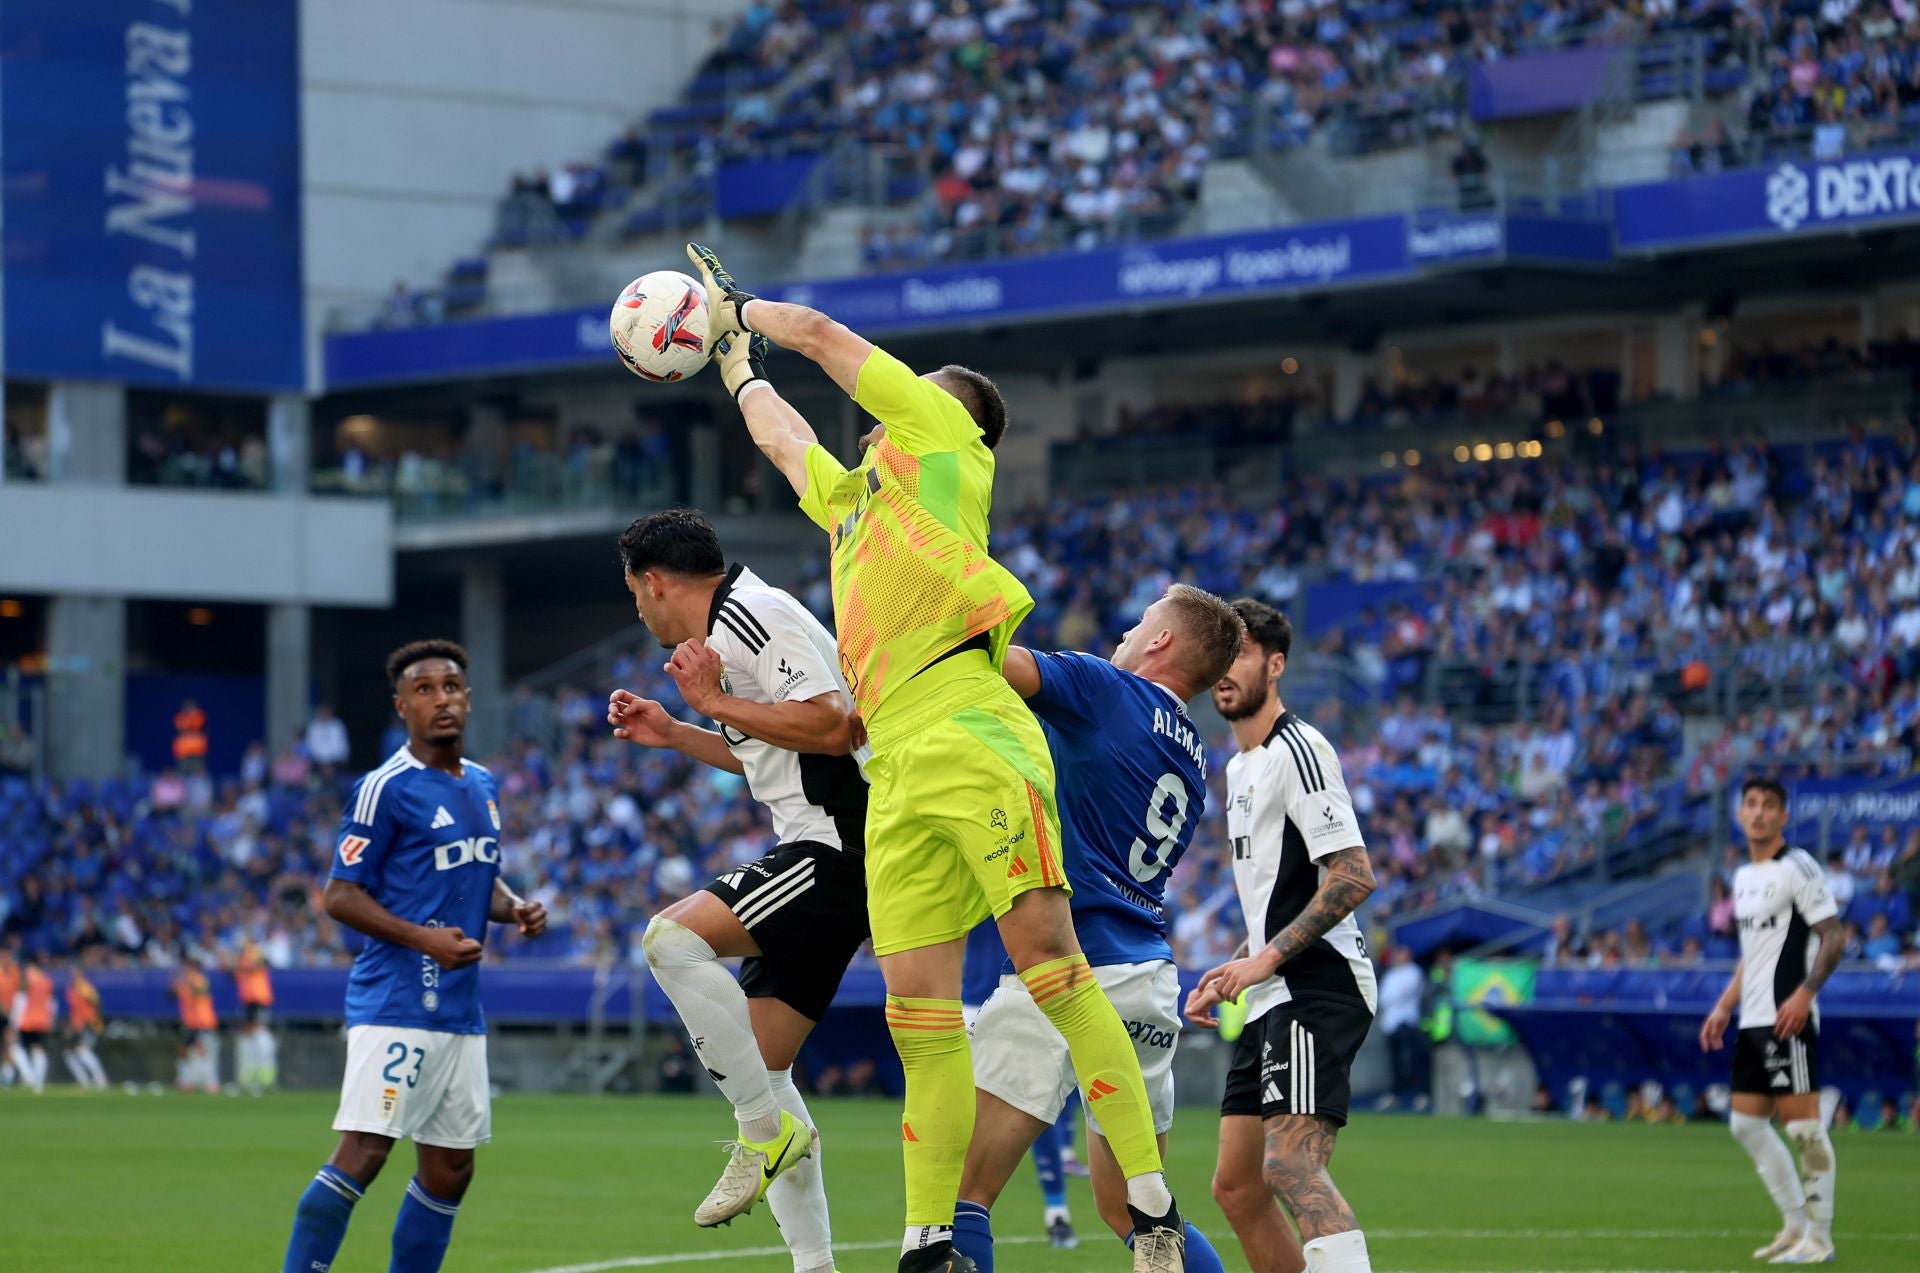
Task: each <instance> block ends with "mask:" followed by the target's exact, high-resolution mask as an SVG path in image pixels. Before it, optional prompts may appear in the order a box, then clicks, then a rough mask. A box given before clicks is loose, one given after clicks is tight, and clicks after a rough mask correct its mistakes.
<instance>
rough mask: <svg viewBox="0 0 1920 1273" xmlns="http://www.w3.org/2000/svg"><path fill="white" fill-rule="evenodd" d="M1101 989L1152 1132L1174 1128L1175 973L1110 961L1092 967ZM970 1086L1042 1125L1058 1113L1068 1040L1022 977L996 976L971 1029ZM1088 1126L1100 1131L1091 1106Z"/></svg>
mask: <svg viewBox="0 0 1920 1273" xmlns="http://www.w3.org/2000/svg"><path fill="white" fill-rule="evenodd" d="M1093 975H1094V978H1095V980H1097V981H1098V982H1099V983H1100V988H1101V989H1102V990H1104V991H1106V992H1107V998H1108V999H1110V1000H1112V1002H1113V1006H1114V1008H1115V1009H1116V1010H1117V1011H1118V1012H1119V1013H1120V1019H1121V1020H1122V1021H1124V1022H1125V1023H1126V1026H1127V1033H1128V1034H1130V1035H1132V1036H1133V1049H1134V1051H1135V1052H1137V1053H1139V1055H1140V1072H1141V1074H1142V1076H1143V1077H1145V1079H1146V1080H1147V1104H1148V1106H1149V1108H1151V1109H1152V1110H1153V1130H1154V1131H1155V1132H1165V1131H1167V1130H1168V1129H1169V1128H1171V1127H1172V1126H1173V1049H1174V1047H1175V1045H1176V1044H1177V1043H1178V1042H1179V1040H1180V974H1179V972H1178V971H1176V970H1175V968H1174V966H1173V965H1172V964H1171V963H1169V962H1167V961H1166V960H1164V959H1156V960H1154V961H1153V962H1151V963H1144V964H1108V965H1106V966H1105V967H1103V968H1095V969H1094V970H1093ZM970 1033H971V1036H972V1041H973V1084H974V1086H975V1087H977V1088H979V1089H980V1090H981V1091H983V1092H988V1093H991V1094H992V1095H994V1096H997V1097H999V1098H1000V1099H1001V1100H1003V1101H1005V1102H1006V1103H1007V1104H1009V1105H1011V1106H1013V1107H1014V1108H1015V1109H1017V1110H1019V1111H1020V1112H1021V1113H1023V1114H1028V1115H1031V1116H1032V1117H1034V1118H1037V1119H1039V1120H1040V1121H1041V1122H1043V1123H1051V1122H1053V1121H1054V1120H1056V1119H1058V1118H1059V1117H1060V1111H1061V1109H1062V1108H1063V1107H1064V1106H1065V1105H1066V1103H1067V1094H1068V1093H1070V1092H1072V1091H1073V1088H1074V1077H1073V1058H1072V1057H1071V1056H1070V1055H1069V1054H1068V1052H1067V1040H1066V1038H1065V1037H1064V1036H1062V1035H1061V1033H1060V1031H1058V1030H1056V1029H1055V1028H1054V1026H1053V1022H1051V1021H1049V1020H1047V1016H1046V1014H1045V1013H1044V1012H1042V1011H1040V1009H1039V1008H1038V1007H1037V1006H1035V1004H1034V1002H1033V996H1032V995H1030V994H1028V993H1027V987H1026V985H1025V983H1023V982H1022V981H1021V980H1020V978H1018V977H1014V976H1006V977H1002V978H1001V979H1000V988H999V989H998V990H996V991H994V992H993V996H992V998H990V999H988V1000H987V1002H986V1003H985V1004H984V1005H982V1007H981V1009H980V1015H979V1017H978V1019H976V1020H975V1021H974V1023H973V1027H972V1029H971V1031H970ZM1086 1108H1087V1126H1088V1128H1089V1129H1090V1130H1092V1131H1093V1132H1095V1133H1099V1132H1100V1120H1099V1119H1098V1118H1097V1117H1096V1116H1095V1114H1094V1108H1093V1106H1092V1104H1088V1106H1087V1107H1086Z"/></svg>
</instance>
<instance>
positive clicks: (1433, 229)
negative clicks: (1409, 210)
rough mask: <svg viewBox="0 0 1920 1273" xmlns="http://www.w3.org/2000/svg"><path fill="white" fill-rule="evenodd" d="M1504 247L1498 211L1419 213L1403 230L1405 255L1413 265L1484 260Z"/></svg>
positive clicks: (1504, 226) (1504, 227) (1504, 228)
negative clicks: (1405, 242) (1405, 240)
mask: <svg viewBox="0 0 1920 1273" xmlns="http://www.w3.org/2000/svg"><path fill="white" fill-rule="evenodd" d="M1506 247H1507V224H1506V221H1505V219H1504V218H1502V217H1501V215H1500V214H1499V213H1498V212H1491V211H1489V212H1436V211H1433V210H1423V211H1421V212H1419V213H1416V214H1415V215H1414V218H1413V221H1412V223H1411V224H1410V225H1409V226H1408V227H1407V256H1408V259H1410V260H1411V261H1412V262H1413V263H1414V264H1415V265H1440V264H1445V263H1446V262H1449V261H1481V260H1488V259H1490V258H1493V257H1498V256H1501V255H1503V254H1504V253H1505V252H1506Z"/></svg>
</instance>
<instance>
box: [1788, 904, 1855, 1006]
mask: <svg viewBox="0 0 1920 1273" xmlns="http://www.w3.org/2000/svg"><path fill="white" fill-rule="evenodd" d="M1813 932H1814V936H1816V937H1818V938H1819V939H1820V953H1819V954H1817V955H1815V956H1814V957H1813V967H1812V968H1811V969H1809V970H1808V972H1807V979H1806V980H1805V981H1803V982H1801V983H1800V988H1801V989H1803V990H1805V991H1806V992H1807V993H1808V994H1810V995H1817V994H1819V993H1820V987H1822V986H1824V985H1826V984H1827V978H1828V977H1831V976H1833V970H1834V969H1835V968H1838V967H1839V966H1840V960H1841V959H1842V958H1843V957H1844V956H1845V955H1846V953H1847V943H1846V942H1844V941H1842V940H1841V939H1840V921H1839V919H1837V918H1827V919H1823V920H1821V921H1820V922H1819V923H1817V924H1815V925H1814V926H1813Z"/></svg>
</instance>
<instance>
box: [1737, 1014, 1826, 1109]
mask: <svg viewBox="0 0 1920 1273" xmlns="http://www.w3.org/2000/svg"><path fill="white" fill-rule="evenodd" d="M1733 1090H1734V1091H1736V1092H1748V1093H1751V1094H1753V1095H1755V1096H1802V1095H1805V1094H1806V1093H1808V1092H1817V1091H1819V1090H1820V1036H1819V1034H1818V1032H1816V1031H1815V1030H1814V1028H1813V1027H1812V1026H1811V1025H1809V1026H1807V1027H1806V1028H1805V1029H1803V1030H1802V1031H1800V1033H1799V1034H1798V1035H1796V1036H1795V1037H1793V1038H1791V1039H1788V1040H1787V1041H1786V1042H1785V1043H1782V1042H1781V1041H1780V1040H1778V1039H1776V1038H1774V1037H1773V1027H1772V1026H1770V1025H1763V1026H1755V1027H1754V1028H1753V1029H1750V1030H1742V1031H1740V1033H1739V1035H1738V1037H1736V1038H1735V1039H1734V1041H1733Z"/></svg>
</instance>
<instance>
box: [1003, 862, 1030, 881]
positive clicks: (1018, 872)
mask: <svg viewBox="0 0 1920 1273" xmlns="http://www.w3.org/2000/svg"><path fill="white" fill-rule="evenodd" d="M1026 873H1027V860H1026V859H1025V858H1015V859H1014V860H1013V865H1012V866H1009V867H1008V868H1007V878H1008V879H1010V880H1017V879H1019V878H1020V877H1021V876H1022V875H1025V874H1026Z"/></svg>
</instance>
